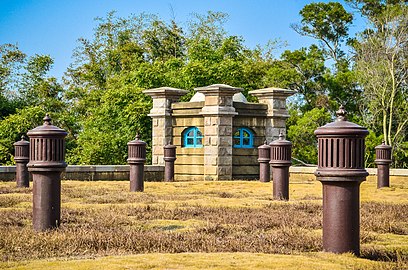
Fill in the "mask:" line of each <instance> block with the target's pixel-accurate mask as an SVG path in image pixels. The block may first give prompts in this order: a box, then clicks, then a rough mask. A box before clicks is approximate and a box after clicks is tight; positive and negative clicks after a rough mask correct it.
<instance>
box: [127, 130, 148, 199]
mask: <svg viewBox="0 0 408 270" xmlns="http://www.w3.org/2000/svg"><path fill="white" fill-rule="evenodd" d="M127 161H128V163H129V165H130V175H129V178H130V191H140V192H143V191H144V163H145V162H146V143H145V142H144V141H142V140H139V135H136V139H135V140H133V141H130V142H128V159H127Z"/></svg>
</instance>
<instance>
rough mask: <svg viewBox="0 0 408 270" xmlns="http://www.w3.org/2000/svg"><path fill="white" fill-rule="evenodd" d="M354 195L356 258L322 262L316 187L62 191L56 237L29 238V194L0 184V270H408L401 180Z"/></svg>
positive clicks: (68, 186)
mask: <svg viewBox="0 0 408 270" xmlns="http://www.w3.org/2000/svg"><path fill="white" fill-rule="evenodd" d="M391 183H392V187H391V188H383V189H381V190H377V189H376V180H375V178H374V177H369V178H368V180H367V181H366V182H364V183H363V184H362V186H361V257H360V258H357V257H355V256H352V255H350V254H343V255H335V254H328V253H324V252H321V250H322V243H321V236H322V230H321V228H322V195H321V184H320V183H319V182H317V181H314V180H313V179H312V178H311V176H305V175H292V176H291V185H290V197H291V200H290V201H289V202H281V201H273V200H272V199H271V197H272V183H260V182H256V181H222V182H221V181H220V182H175V183H158V182H148V183H145V192H144V193H131V192H129V191H128V189H129V183H128V182H127V181H111V182H110V181H105V182H80V181H64V182H62V214H61V219H62V220H61V222H62V224H61V226H60V228H59V229H57V230H54V231H49V232H45V233H35V232H33V230H32V212H31V207H32V203H31V200H32V194H31V191H32V190H31V188H30V189H17V188H15V183H12V182H0V259H1V260H0V268H1V269H98V270H100V269H266V268H274V269H319V270H322V269H330V270H335V269H408V178H391Z"/></svg>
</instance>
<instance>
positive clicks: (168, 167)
mask: <svg viewBox="0 0 408 270" xmlns="http://www.w3.org/2000/svg"><path fill="white" fill-rule="evenodd" d="M163 159H164V181H165V182H173V181H174V161H175V160H176V159H177V158H176V146H175V145H170V144H168V145H165V146H164V158H163Z"/></svg>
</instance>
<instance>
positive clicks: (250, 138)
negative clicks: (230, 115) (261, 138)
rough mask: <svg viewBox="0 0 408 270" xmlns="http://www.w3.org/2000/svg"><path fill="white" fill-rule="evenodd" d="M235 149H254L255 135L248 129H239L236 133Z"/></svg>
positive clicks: (234, 137)
mask: <svg viewBox="0 0 408 270" xmlns="http://www.w3.org/2000/svg"><path fill="white" fill-rule="evenodd" d="M233 139H234V147H235V148H253V147H254V134H253V132H252V131H251V130H249V129H248V128H238V129H237V131H235V132H234V136H233Z"/></svg>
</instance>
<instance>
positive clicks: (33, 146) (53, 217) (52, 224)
mask: <svg viewBox="0 0 408 270" xmlns="http://www.w3.org/2000/svg"><path fill="white" fill-rule="evenodd" d="M27 135H28V137H29V138H30V162H29V163H28V164H27V166H28V170H29V171H30V172H31V174H32V176H33V227H34V230H35V231H45V230H48V229H52V228H56V227H58V226H59V224H60V220H61V172H63V171H64V170H65V168H66V166H67V164H66V163H65V140H64V138H65V136H66V135H67V132H65V130H63V129H60V128H58V127H56V126H53V125H51V118H50V117H49V115H48V114H47V115H46V116H45V117H44V125H42V126H39V127H36V128H34V129H32V130H30V131H29V132H28V133H27Z"/></svg>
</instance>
